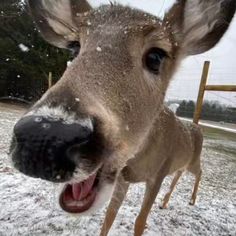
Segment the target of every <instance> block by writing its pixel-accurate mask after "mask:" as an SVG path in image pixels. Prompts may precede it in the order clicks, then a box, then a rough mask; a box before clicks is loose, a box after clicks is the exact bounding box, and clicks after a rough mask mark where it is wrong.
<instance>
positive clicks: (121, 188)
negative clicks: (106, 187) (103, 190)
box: [100, 176, 129, 236]
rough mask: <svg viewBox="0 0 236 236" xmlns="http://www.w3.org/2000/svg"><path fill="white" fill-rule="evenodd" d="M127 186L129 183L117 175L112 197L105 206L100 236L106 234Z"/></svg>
mask: <svg viewBox="0 0 236 236" xmlns="http://www.w3.org/2000/svg"><path fill="white" fill-rule="evenodd" d="M128 188H129V183H128V182H125V181H124V179H123V177H122V176H119V177H118V180H117V183H116V186H115V190H114V193H113V195H112V199H111V201H110V203H109V206H108V208H107V212H106V217H105V220H104V222H103V226H102V229H101V233H100V236H107V235H108V233H109V230H110V229H111V226H112V224H113V222H114V220H115V218H116V215H117V213H118V211H119V209H120V206H121V204H122V202H123V200H124V198H125V196H126V193H127V191H128Z"/></svg>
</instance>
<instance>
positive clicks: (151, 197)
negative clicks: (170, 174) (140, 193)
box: [134, 175, 165, 236]
mask: <svg viewBox="0 0 236 236" xmlns="http://www.w3.org/2000/svg"><path fill="white" fill-rule="evenodd" d="M164 178H165V176H163V175H162V176H158V178H157V179H156V181H155V183H149V182H147V183H146V190H145V195H144V200H143V203H142V207H141V211H140V213H139V215H138V217H137V219H136V221H135V229H134V235H135V236H141V235H142V234H143V232H144V229H145V225H146V221H147V217H148V214H149V212H150V210H151V208H152V205H153V203H154V201H155V199H156V196H157V194H158V192H159V190H160V187H161V184H162V182H163V179H164Z"/></svg>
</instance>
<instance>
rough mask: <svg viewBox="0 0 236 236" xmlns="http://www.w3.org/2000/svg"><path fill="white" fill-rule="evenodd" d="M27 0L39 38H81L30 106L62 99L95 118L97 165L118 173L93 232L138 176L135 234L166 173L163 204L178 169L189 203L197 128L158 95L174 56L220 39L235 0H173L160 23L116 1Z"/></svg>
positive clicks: (61, 43) (61, 41) (196, 168)
mask: <svg viewBox="0 0 236 236" xmlns="http://www.w3.org/2000/svg"><path fill="white" fill-rule="evenodd" d="M28 2H29V6H30V9H31V13H32V15H33V17H34V19H35V21H36V23H37V25H38V27H39V29H40V31H41V33H42V35H43V37H44V38H45V39H46V40H47V41H49V42H50V43H52V44H54V45H56V46H58V47H62V48H66V47H67V45H68V43H69V42H71V41H80V43H81V51H80V55H79V56H78V57H76V58H75V59H74V61H73V63H72V65H71V66H70V67H69V68H68V69H67V70H66V72H65V74H64V75H63V77H62V78H61V80H60V81H59V82H58V83H57V84H56V85H55V86H54V87H53V88H51V89H50V90H49V91H48V92H47V93H46V94H45V95H44V96H43V98H42V99H41V100H40V101H39V102H37V104H36V105H35V106H34V107H33V108H32V110H33V111H34V110H37V109H38V108H40V107H42V106H43V105H45V104H47V105H48V106H51V107H56V106H63V107H64V108H65V109H67V110H68V111H69V112H75V113H76V114H77V115H78V117H81V116H82V117H95V118H96V119H97V120H99V127H98V129H99V132H100V134H102V136H103V138H104V140H106V142H105V143H107V145H109V147H112V149H113V154H112V156H111V157H109V158H107V162H105V163H103V164H104V166H105V167H104V171H105V172H106V173H108V174H109V172H111V171H114V170H115V171H117V173H118V174H117V182H116V188H115V191H114V194H113V198H112V200H111V203H110V205H109V208H108V212H107V215H106V219H105V222H104V225H103V228H102V232H101V235H107V234H108V232H109V229H110V227H111V225H112V223H113V221H114V218H115V216H116V214H117V212H118V209H119V207H120V205H121V203H122V200H123V199H124V197H125V194H126V192H127V190H128V185H129V183H136V182H145V183H146V193H145V196H144V201H143V205H142V208H141V211H140V214H139V216H138V217H137V219H136V223H135V235H136V236H140V235H141V234H142V233H143V231H144V227H145V223H146V219H147V216H148V213H149V211H150V209H151V207H152V204H153V202H154V200H155V198H156V195H157V193H158V191H159V189H160V187H161V183H162V181H163V179H164V178H165V176H166V175H169V174H172V173H174V172H176V171H177V175H176V177H175V179H174V181H173V183H172V185H171V190H170V192H169V193H168V194H167V195H166V197H165V200H164V207H166V205H167V202H168V200H169V197H170V194H171V192H172V191H173V188H174V186H175V184H176V182H177V181H178V179H179V177H180V175H181V174H182V172H183V171H184V170H188V171H190V172H192V173H193V174H194V175H195V176H196V184H195V188H194V192H193V196H192V203H193V204H194V202H195V198H196V192H197V188H198V184H199V181H200V177H201V167H200V153H201V148H202V134H201V132H200V130H199V128H198V127H197V126H195V125H190V126H188V125H184V124H182V122H181V121H180V120H178V119H177V118H176V117H175V116H174V114H173V113H172V112H171V111H169V110H168V109H167V108H164V107H163V100H164V97H165V93H166V90H167V88H168V85H169V82H170V80H171V78H172V76H173V74H174V72H175V70H176V68H177V66H178V65H179V63H180V61H181V60H182V59H183V58H184V57H185V56H188V55H193V54H198V53H202V52H204V51H207V50H209V49H210V48H212V47H213V46H214V45H215V44H216V43H217V42H218V41H219V40H220V38H221V37H222V35H223V34H224V32H225V31H226V30H227V28H228V26H229V23H230V21H231V19H232V17H233V15H234V12H235V8H236V4H235V1H234V0H225V1H220V3H219V1H218V0H211V1H203V0H179V1H177V3H176V4H175V5H174V7H173V8H172V9H171V10H170V11H169V13H168V14H166V16H165V18H164V21H163V22H162V21H161V20H160V19H158V18H157V17H154V16H151V15H149V14H147V13H144V12H141V11H138V10H135V9H131V8H129V7H122V6H116V5H110V6H103V7H101V8H99V9H95V10H92V9H90V7H89V5H88V4H87V3H86V1H81V2H80V1H63V0H57V1H53V0H45V1H44V0H38V1H34V0H29V1H28ZM221 3H223V5H222V4H221ZM70 9H71V11H70ZM81 9H82V10H81ZM89 10H90V11H89ZM190 10H191V11H190ZM84 11H86V12H85V13H83V12H84ZM195 12H197V14H194V13H195ZM77 13H78V14H77ZM219 29H220V30H221V33H219ZM153 47H156V48H161V49H163V50H164V51H165V52H166V53H167V55H168V56H167V57H166V58H165V59H164V60H163V62H162V64H161V67H160V73H159V74H158V75H155V74H153V73H151V72H150V71H148V69H147V68H146V67H145V64H144V63H143V58H144V57H145V54H146V53H147V51H148V50H149V49H150V48H153ZM75 98H79V100H80V102H76V99H75ZM123 168H124V169H123ZM122 169H123V171H122Z"/></svg>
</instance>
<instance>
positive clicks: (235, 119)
mask: <svg viewBox="0 0 236 236" xmlns="http://www.w3.org/2000/svg"><path fill="white" fill-rule="evenodd" d="M195 106H196V105H195V103H194V102H193V101H185V100H184V101H182V102H181V103H180V106H179V107H178V109H177V112H176V114H177V115H178V116H181V117H187V118H193V115H194V111H195ZM201 119H203V120H211V121H217V122H220V121H223V122H229V123H236V108H232V107H226V106H223V105H221V104H219V103H218V102H209V101H205V102H204V103H203V106H202V113H201Z"/></svg>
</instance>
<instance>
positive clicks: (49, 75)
mask: <svg viewBox="0 0 236 236" xmlns="http://www.w3.org/2000/svg"><path fill="white" fill-rule="evenodd" d="M51 87H52V72H49V74H48V89H50V88H51Z"/></svg>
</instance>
